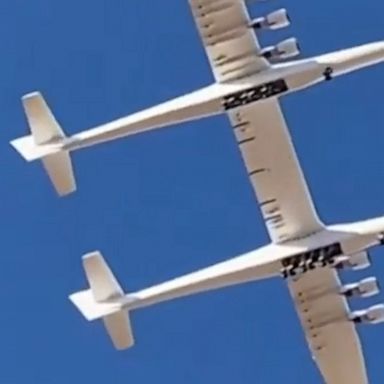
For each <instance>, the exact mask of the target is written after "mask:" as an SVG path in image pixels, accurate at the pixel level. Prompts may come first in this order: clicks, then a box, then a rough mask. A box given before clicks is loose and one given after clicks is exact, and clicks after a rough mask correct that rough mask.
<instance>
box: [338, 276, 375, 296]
mask: <svg viewBox="0 0 384 384" xmlns="http://www.w3.org/2000/svg"><path fill="white" fill-rule="evenodd" d="M379 292H380V286H379V283H378V281H377V279H376V278H375V277H368V278H366V279H364V280H361V281H359V282H358V283H353V284H347V285H345V286H344V287H343V288H342V289H341V293H342V294H343V295H344V296H346V297H364V298H365V297H371V296H374V295H377V294H378V293H379Z"/></svg>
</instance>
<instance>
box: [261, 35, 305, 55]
mask: <svg viewBox="0 0 384 384" xmlns="http://www.w3.org/2000/svg"><path fill="white" fill-rule="evenodd" d="M300 52H301V51H300V46H299V43H298V42H297V39H295V38H294V37H292V38H290V39H287V40H283V41H282V42H280V43H278V44H276V45H275V46H271V47H266V48H264V49H262V51H261V55H262V56H263V57H265V58H266V59H269V60H286V59H290V58H293V57H295V56H298V55H300Z"/></svg>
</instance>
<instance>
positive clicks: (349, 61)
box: [317, 41, 384, 76]
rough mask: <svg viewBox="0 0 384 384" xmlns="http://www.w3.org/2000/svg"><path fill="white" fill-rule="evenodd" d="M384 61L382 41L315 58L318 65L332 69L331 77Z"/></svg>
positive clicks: (383, 44) (383, 43)
mask: <svg viewBox="0 0 384 384" xmlns="http://www.w3.org/2000/svg"><path fill="white" fill-rule="evenodd" d="M382 61H384V41H378V42H375V43H370V44H365V45H361V46H358V47H353V48H349V49H343V50H341V51H337V52H332V53H328V54H325V55H321V56H318V57H317V62H318V63H319V64H324V66H325V67H330V68H332V69H333V75H336V76H338V75H342V74H345V73H348V72H352V71H355V70H358V69H361V68H364V67H368V66H370V65H374V64H378V63H380V62H382Z"/></svg>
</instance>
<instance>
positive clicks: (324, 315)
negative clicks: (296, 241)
mask: <svg viewBox="0 0 384 384" xmlns="http://www.w3.org/2000/svg"><path fill="white" fill-rule="evenodd" d="M288 284H289V290H290V292H291V296H292V298H293V301H294V303H295V306H296V309H297V311H298V314H299V317H300V320H301V324H302V326H303V329H304V332H305V336H306V339H307V341H308V344H309V347H310V349H311V351H312V356H313V359H314V360H315V362H316V364H317V366H318V367H319V369H320V372H321V374H322V376H323V378H324V381H325V382H326V383H327V384H340V383H348V384H368V379H367V373H366V368H365V363H364V358H363V354H362V349H361V344H360V340H359V337H358V335H357V332H356V328H355V325H354V324H353V323H352V322H351V321H349V320H348V313H349V309H348V305H347V301H346V299H345V298H344V296H342V295H340V294H339V291H340V288H341V284H340V280H339V277H338V275H337V272H336V271H335V270H334V269H331V268H319V269H317V270H314V271H312V272H311V273H306V274H304V275H301V276H300V278H299V279H298V280H297V281H293V280H292V281H290V282H289V283H288Z"/></svg>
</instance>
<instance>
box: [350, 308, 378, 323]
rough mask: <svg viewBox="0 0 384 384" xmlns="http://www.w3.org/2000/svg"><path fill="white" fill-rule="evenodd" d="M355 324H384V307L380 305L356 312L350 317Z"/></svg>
mask: <svg viewBox="0 0 384 384" xmlns="http://www.w3.org/2000/svg"><path fill="white" fill-rule="evenodd" d="M349 318H350V320H351V321H353V322H354V323H363V324H379V323H382V322H384V305H383V304H378V305H374V306H373V307H370V308H368V309H364V310H362V311H354V312H352V313H351V314H350V315H349Z"/></svg>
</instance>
